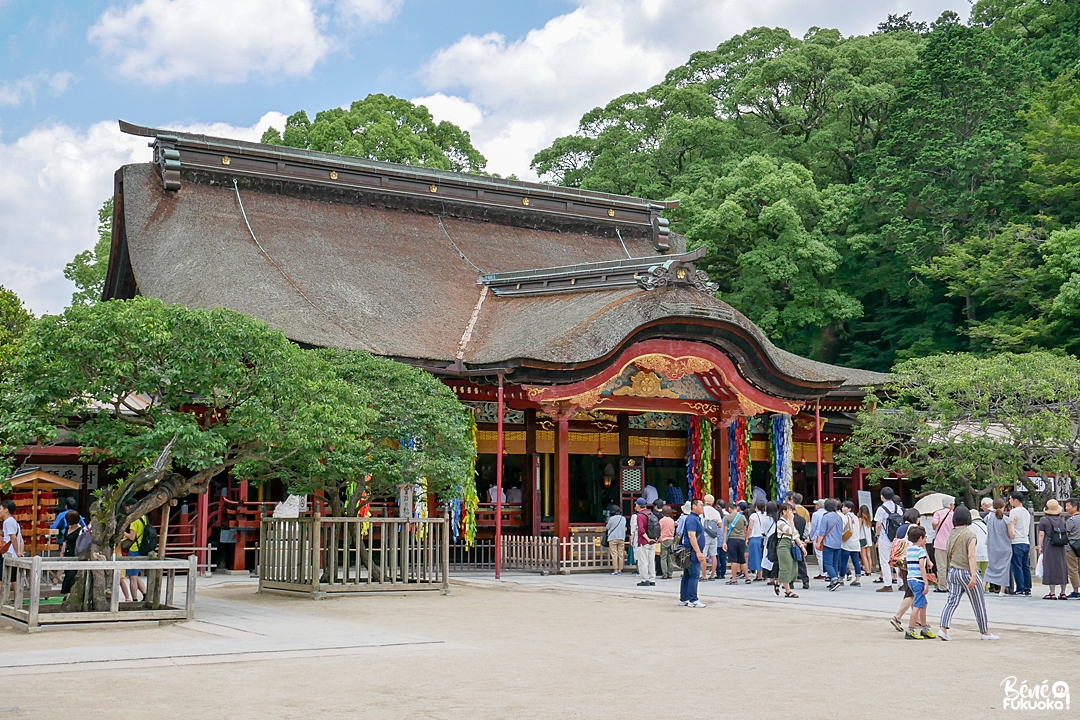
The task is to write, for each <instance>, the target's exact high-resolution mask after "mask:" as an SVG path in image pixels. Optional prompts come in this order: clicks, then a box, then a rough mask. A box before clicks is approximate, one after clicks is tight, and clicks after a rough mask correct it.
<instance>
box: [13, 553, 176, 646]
mask: <svg viewBox="0 0 1080 720" xmlns="http://www.w3.org/2000/svg"><path fill="white" fill-rule="evenodd" d="M196 563H197V559H196V557H195V556H194V555H192V556H190V557H189V558H188V559H187V560H150V559H145V558H137V557H125V558H123V559H122V560H94V561H86V560H65V559H60V558H43V557H41V556H35V557H24V558H11V557H6V558H4V575H5V576H7V575H8V573H9V572H10V571H11V570H14V571H15V583H14V588H12V583H11V582H2V583H0V585H2V589H0V617H4V618H7V619H8V620H10V621H13V622H15V623H16V624H17V625H20V626H24V627H25V628H26V630H27V632H36V631H38V630H41V629H42V628H41V626H42V625H54V624H64V623H93V622H117V621H132V620H135V621H146V620H158V621H161V620H191V619H192V618H194V617H195V579H196ZM67 570H77V571H98V570H100V571H104V574H105V576H106V577H108V578H109V581H110V582H111V590H112V594H111V596H110V605H109V609H108V610H107V611H86V612H64V611H63V610H61V606H60V605H48V606H43V605H42V604H41V600H42V593H41V582H42V577H43V576H46V577H47V575H48V574H49V573H60V572H65V571H67ZM128 570H142V571H144V572H145V574H146V575H147V597H148V599H147V600H144V601H141V602H137V603H134V602H133V603H121V602H120V578H121V577H122V573H126V572H127V571H128ZM177 571H181V572H186V573H187V592H186V598H185V603H184V607H182V608H181V607H177V606H175V605H174V604H173V593H174V590H175V587H176V573H177ZM7 579H8V578H7V577H5V578H4V580H5V581H6V580H7ZM162 592H164V594H165V597H164V600H162V597H161V594H162Z"/></svg>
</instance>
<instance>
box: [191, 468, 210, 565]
mask: <svg viewBox="0 0 1080 720" xmlns="http://www.w3.org/2000/svg"><path fill="white" fill-rule="evenodd" d="M195 544H196V545H197V546H198V547H201V548H205V547H209V546H210V488H209V487H207V489H206V490H205V491H204V492H202V493H200V494H199V534H198V536H197V537H196V538H195ZM209 552H210V551H209V550H200V551H199V564H200V565H202V567H203V568H204V570H203V572H204V573H206V574H207V575H209V574H210V555H209Z"/></svg>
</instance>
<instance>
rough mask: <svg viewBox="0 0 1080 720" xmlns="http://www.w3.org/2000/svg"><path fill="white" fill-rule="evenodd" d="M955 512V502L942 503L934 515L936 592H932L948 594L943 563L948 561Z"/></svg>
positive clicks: (946, 570)
mask: <svg viewBox="0 0 1080 720" xmlns="http://www.w3.org/2000/svg"><path fill="white" fill-rule="evenodd" d="M955 510H956V501H955V500H950V501H943V502H942V504H941V509H940V510H938V511H937V512H935V513H934V567H935V569H936V570H937V579H938V580H937V590H935V591H934V592H941V593H943V592H948V591H949V587H948V583H949V579H948V571H949V566H948V565H946V564H945V563H946V562H948V560H949V553H948V548H949V533H950V532H952V528H953V512H954V511H955Z"/></svg>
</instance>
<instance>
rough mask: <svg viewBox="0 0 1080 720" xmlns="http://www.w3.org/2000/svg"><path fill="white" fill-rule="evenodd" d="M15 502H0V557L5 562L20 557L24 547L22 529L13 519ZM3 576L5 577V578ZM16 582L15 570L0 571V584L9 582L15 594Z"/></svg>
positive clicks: (16, 574) (16, 573)
mask: <svg viewBox="0 0 1080 720" xmlns="http://www.w3.org/2000/svg"><path fill="white" fill-rule="evenodd" d="M15 512H16V509H15V501H14V500H4V501H3V502H0V523H2V527H0V532H2V537H3V540H2V542H0V556H2V557H3V559H4V560H5V561H6V560H7V559H8V558H19V557H22V555H23V551H24V550H25V545H24V543H23V536H22V528H21V527H19V521H18V520H16V519H15ZM4 575H6V576H7V577H6V578H5V577H4ZM17 580H18V572H17V569H16V568H11V569H10V570H7V569H0V582H4V581H6V582H9V583H11V584H12V590H11V591H12V592H15V582H16V581H17Z"/></svg>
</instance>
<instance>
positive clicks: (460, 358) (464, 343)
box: [457, 285, 488, 366]
mask: <svg viewBox="0 0 1080 720" xmlns="http://www.w3.org/2000/svg"><path fill="white" fill-rule="evenodd" d="M487 294H488V286H487V285H484V286H483V287H481V288H480V299H479V300H477V301H476V307H474V308H473V311H472V317H470V318H469V324H468V325H466V326H465V332H463V333H461V342H459V343H458V351H457V364H458V365H459V366H460V365H461V364H462V363H463V362H464V361H465V349H466V348H467V347H468V346H469V340H472V331H473V327H475V325H476V319H477V318H479V317H480V308H481V307H482V306H483V305H484V298H486V297H487Z"/></svg>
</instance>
